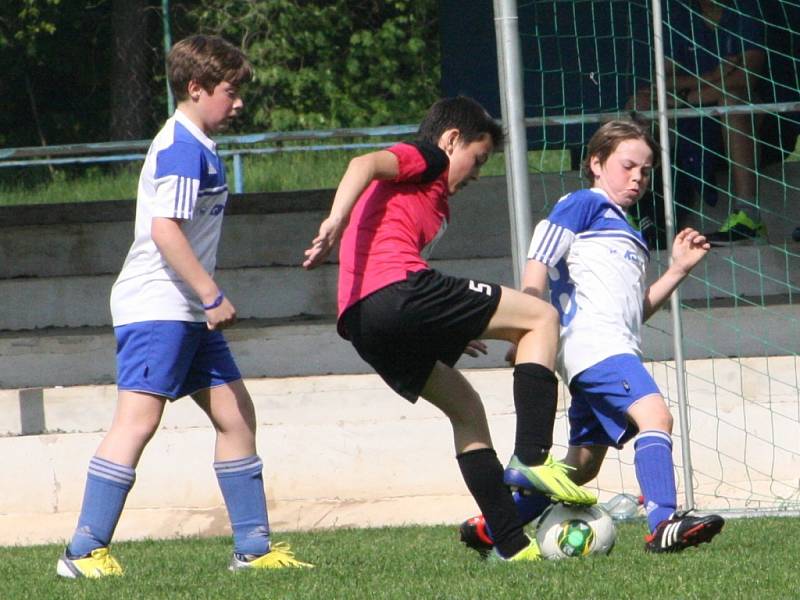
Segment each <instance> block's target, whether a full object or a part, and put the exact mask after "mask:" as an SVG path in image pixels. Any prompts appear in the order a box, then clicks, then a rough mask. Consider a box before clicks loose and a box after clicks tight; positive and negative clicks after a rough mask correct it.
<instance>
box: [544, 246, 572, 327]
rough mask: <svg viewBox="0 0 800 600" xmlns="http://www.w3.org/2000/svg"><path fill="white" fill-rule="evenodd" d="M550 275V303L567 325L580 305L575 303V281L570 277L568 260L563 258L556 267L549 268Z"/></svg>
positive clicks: (562, 324)
mask: <svg viewBox="0 0 800 600" xmlns="http://www.w3.org/2000/svg"><path fill="white" fill-rule="evenodd" d="M548 277H549V279H550V304H552V305H553V306H554V307H555V308H556V310H557V311H558V316H559V317H560V320H561V326H562V327H567V326H568V325H569V324H570V323H571V322H572V319H574V318H575V314H576V313H577V312H578V306H577V304H576V303H575V283H573V281H572V279H570V276H569V269H568V268H567V261H565V260H564V259H563V258H562V259H561V260H560V261H558V263H557V264H556V266H555V267H553V268H550V269H548Z"/></svg>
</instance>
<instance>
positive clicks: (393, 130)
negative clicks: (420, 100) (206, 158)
mask: <svg viewBox="0 0 800 600" xmlns="http://www.w3.org/2000/svg"><path fill="white" fill-rule="evenodd" d="M418 128H419V125H386V126H383V127H363V128H359V127H349V128H344V129H307V130H303V131H275V132H266V133H251V134H247V135H238V136H217V137H215V138H214V139H215V140H217V142H218V143H219V144H256V143H259V142H291V141H302V140H319V139H330V138H340V137H385V136H390V135H394V136H397V135H408V134H409V133H416V132H417V129H418Z"/></svg>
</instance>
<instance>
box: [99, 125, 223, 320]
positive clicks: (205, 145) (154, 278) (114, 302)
mask: <svg viewBox="0 0 800 600" xmlns="http://www.w3.org/2000/svg"><path fill="white" fill-rule="evenodd" d="M227 197H228V186H227V184H226V181H225V168H224V165H223V162H222V159H221V158H220V156H219V155H218V154H217V151H216V144H215V143H214V142H213V141H212V140H211V139H210V138H209V137H208V136H206V135H205V134H204V133H203V132H202V131H201V130H200V129H199V128H198V127H197V126H196V125H194V124H193V123H192V122H191V121H190V120H189V119H188V117H186V115H184V114H183V113H182V112H181V111H180V110H176V111H175V114H174V115H173V116H172V117H171V118H170V119H168V120H167V122H166V124H165V125H164V127H163V128H162V129H161V131H160V132H159V133H158V135H156V137H155V139H154V140H153V142H152V144H151V145H150V149H149V150H148V152H147V158H145V161H144V166H143V167H142V172H141V175H140V177H139V189H138V192H137V196H136V224H135V227H134V240H133V244H132V245H131V248H130V250H129V251H128V256H127V257H126V259H125V264H124V265H123V267H122V271H121V272H120V274H119V277H118V278H117V281H116V282H115V283H114V287H113V288H112V290H111V315H112V318H113V323H114V326H115V327H116V326H119V325H125V324H128V323H138V322H141V321H165V320H169V321H205V312H204V311H203V307H202V303H201V301H200V299H199V298H198V297H197V296H196V295H195V293H194V291H193V290H192V289H191V287H189V285H187V284H186V283H185V282H184V281H183V280H182V279H181V278H180V277H178V275H177V274H176V273H175V271H174V270H173V269H172V268H171V267H170V266H169V265H168V264H167V262H166V261H165V260H164V257H163V256H162V255H161V252H159V250H158V248H157V247H156V245H155V243H154V242H153V238H152V236H151V223H152V220H153V218H154V217H168V218H173V219H180V220H181V228H182V230H183V233H184V235H185V236H186V239H187V240H188V241H189V244H190V245H191V246H192V249H193V250H194V253H195V256H197V258H198V260H199V261H200V264H202V265H203V268H205V270H206V271H207V272H208V273H209V274H213V272H214V268H215V266H216V255H217V245H218V243H219V238H220V234H221V231H222V216H223V212H224V210H225V203H226V201H227Z"/></svg>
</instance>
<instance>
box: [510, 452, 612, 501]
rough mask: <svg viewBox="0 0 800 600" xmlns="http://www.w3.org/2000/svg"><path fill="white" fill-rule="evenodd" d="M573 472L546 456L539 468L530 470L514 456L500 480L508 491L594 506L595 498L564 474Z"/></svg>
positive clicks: (529, 467) (534, 467) (535, 467)
mask: <svg viewBox="0 0 800 600" xmlns="http://www.w3.org/2000/svg"><path fill="white" fill-rule="evenodd" d="M574 470H575V469H574V468H573V467H570V466H568V465H565V464H564V463H562V462H560V461H557V460H555V459H553V457H552V455H549V454H548V455H547V460H545V461H544V464H543V465H536V466H532V467H531V466H528V465H525V464H523V463H522V462H521V461H520V460H519V459H518V458H517V457H516V455H514V456H512V457H511V461H509V463H508V466H507V467H506V471H505V473H504V475H503V481H504V482H505V484H506V485H508V486H510V487H512V488H518V489H519V488H521V489H523V490H536V491H539V492H541V493H543V494H545V495H547V496H550V497H551V498H552V499H553V500H557V501H559V502H565V503H567V504H582V505H586V506H591V505H592V504H597V496H595V495H594V494H593V493H592V492H590V491H589V490H587V489H585V488H582V487H581V486H579V485H576V484H575V483H574V482H573V481H572V480H571V479H570V478H569V475H568V471H574Z"/></svg>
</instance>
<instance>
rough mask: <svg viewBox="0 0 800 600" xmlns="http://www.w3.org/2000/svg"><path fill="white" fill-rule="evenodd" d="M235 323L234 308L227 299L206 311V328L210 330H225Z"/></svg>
mask: <svg viewBox="0 0 800 600" xmlns="http://www.w3.org/2000/svg"><path fill="white" fill-rule="evenodd" d="M234 323H236V308H234V306H233V304H231V302H230V300H228V299H227V298H223V299H222V304H220V305H219V306H217V307H216V308H210V309H208V310H207V311H206V327H208V328H209V329H210V330H212V331H213V330H215V329H225V328H226V327H230V326H231V325H233V324H234Z"/></svg>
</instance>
